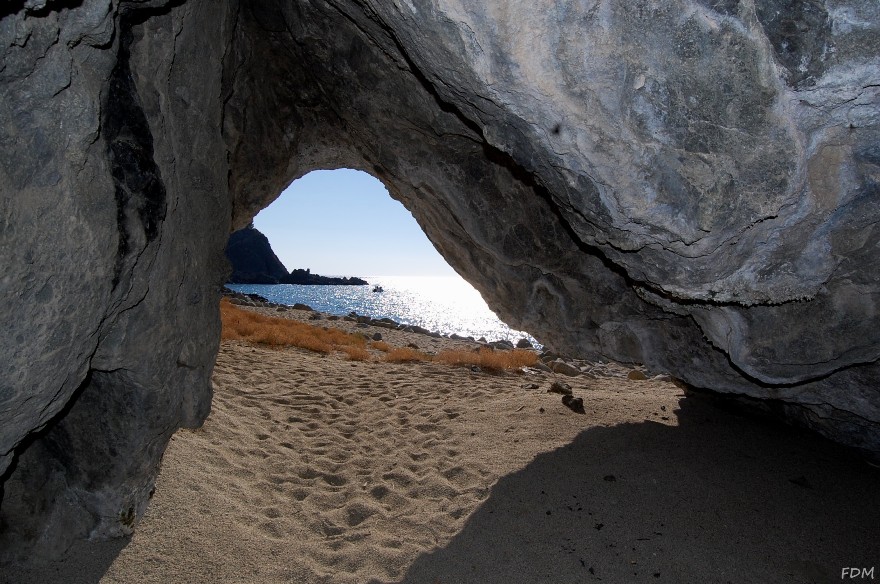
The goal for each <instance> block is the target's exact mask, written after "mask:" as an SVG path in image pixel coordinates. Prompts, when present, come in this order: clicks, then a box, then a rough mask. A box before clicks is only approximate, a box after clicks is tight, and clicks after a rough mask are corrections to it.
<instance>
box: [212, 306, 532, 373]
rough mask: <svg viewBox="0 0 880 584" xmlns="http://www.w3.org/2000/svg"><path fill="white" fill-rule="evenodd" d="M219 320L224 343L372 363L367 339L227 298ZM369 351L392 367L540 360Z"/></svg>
mask: <svg viewBox="0 0 880 584" xmlns="http://www.w3.org/2000/svg"><path fill="white" fill-rule="evenodd" d="M220 318H221V321H222V323H223V330H222V334H221V338H222V339H223V340H224V341H227V340H242V341H248V342H251V343H256V344H260V345H267V346H270V347H299V348H301V349H308V350H310V351H315V352H318V353H324V354H327V353H331V352H333V351H340V352H342V353H345V354H346V355H347V356H348V358H349V359H350V360H353V361H369V360H370V358H371V356H370V352H369V351H368V350H367V339H366V337H364V336H363V335H362V334H351V333H347V332H345V331H342V330H339V329H335V328H327V327H318V326H314V325H311V324H306V323H304V322H300V321H296V320H291V319H287V318H277V317H272V316H266V315H264V314H260V313H258V312H253V311H250V310H243V309H241V308H238V307H237V306H235V305H234V304H232V303H231V302H229V300H227V299H225V298H224V299H223V300H221V302H220ZM369 347H370V348H371V349H374V350H376V351H380V352H382V353H385V355H383V356H382V360H383V361H386V362H389V363H416V362H421V361H436V362H438V363H446V364H447V365H453V366H470V365H477V366H479V367H481V368H483V369H486V370H489V371H506V370H512V369H519V368H520V367H530V366H532V365H534V364H535V363H536V362H537V360H538V356H537V354H535V353H534V352H533V351H527V350H523V349H515V350H513V351H494V350H492V349H487V348H480V349H479V350H477V351H468V350H464V349H458V350H445V351H441V352H440V353H439V354H438V355H435V356H431V355H429V354H427V353H423V352H422V351H418V350H416V349H413V348H411V347H392V346H391V345H389V344H388V343H386V342H384V341H374V342H371V343H370V344H369Z"/></svg>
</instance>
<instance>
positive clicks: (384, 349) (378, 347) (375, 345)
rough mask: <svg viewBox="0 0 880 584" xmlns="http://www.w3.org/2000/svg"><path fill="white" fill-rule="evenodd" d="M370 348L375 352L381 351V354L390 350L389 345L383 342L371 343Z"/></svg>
mask: <svg viewBox="0 0 880 584" xmlns="http://www.w3.org/2000/svg"><path fill="white" fill-rule="evenodd" d="M370 346H371V347H372V348H374V349H376V350H377V351H382V352H383V353H387V352H388V351H390V350H391V345H389V344H388V343H386V342H385V341H373V342H372V343H370Z"/></svg>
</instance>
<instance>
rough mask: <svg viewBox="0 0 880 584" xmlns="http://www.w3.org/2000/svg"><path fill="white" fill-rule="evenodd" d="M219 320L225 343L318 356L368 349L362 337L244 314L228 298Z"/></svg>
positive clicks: (249, 313)
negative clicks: (303, 351)
mask: <svg viewBox="0 0 880 584" xmlns="http://www.w3.org/2000/svg"><path fill="white" fill-rule="evenodd" d="M220 319H221V321H222V323H223V329H222V333H221V337H220V338H221V339H223V340H224V341H226V340H233V339H237V340H243V341H249V342H251V343H258V344H261V345H269V346H270V347H284V346H288V347H300V348H303V349H308V350H310V351H316V352H318V353H329V352H331V351H333V350H334V349H339V350H342V347H360V348H363V347H364V346H365V345H366V339H364V337H363V336H360V335H352V334H349V333H346V332H345V331H341V330H339V329H334V328H324V327H317V326H313V325H310V324H306V323H304V322H298V321H295V320H290V319H286V318H273V317H271V316H265V315H262V314H259V313H257V312H252V311H250V310H242V309H241V308H237V307H236V306H235V305H233V304H232V303H231V302H229V301H228V300H226V299H225V298H224V299H223V300H222V301H221V302H220Z"/></svg>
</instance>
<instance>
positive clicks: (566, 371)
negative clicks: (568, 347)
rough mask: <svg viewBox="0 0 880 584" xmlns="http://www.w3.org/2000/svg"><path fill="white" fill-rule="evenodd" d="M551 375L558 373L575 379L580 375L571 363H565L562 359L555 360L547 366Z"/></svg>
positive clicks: (579, 371) (578, 370)
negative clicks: (551, 372)
mask: <svg viewBox="0 0 880 584" xmlns="http://www.w3.org/2000/svg"><path fill="white" fill-rule="evenodd" d="M548 366H549V367H550V369H551V370H552V371H553V373H559V374H560V375H568V376H569V377H575V376H578V375H580V374H581V370H580V369H578V368H577V367H575V366H574V365H572V364H571V363H566V362H565V361H563V360H562V359H557V360H555V361H553V362H552V363H550V364H549V365H548Z"/></svg>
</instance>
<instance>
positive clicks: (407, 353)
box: [384, 347, 431, 363]
mask: <svg viewBox="0 0 880 584" xmlns="http://www.w3.org/2000/svg"><path fill="white" fill-rule="evenodd" d="M384 360H385V361H388V362H389V363H415V362H418V361H430V360H431V356H430V355H428V354H426V353H422V352H421V351H416V350H415V349H411V348H409V347H398V348H394V349H391V350H390V351H388V352H387V353H386V354H385V359H384Z"/></svg>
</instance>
